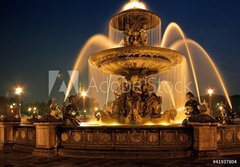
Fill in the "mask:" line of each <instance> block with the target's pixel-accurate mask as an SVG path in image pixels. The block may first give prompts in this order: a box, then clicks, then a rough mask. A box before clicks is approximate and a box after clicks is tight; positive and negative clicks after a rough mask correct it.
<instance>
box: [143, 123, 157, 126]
mask: <svg viewBox="0 0 240 167" xmlns="http://www.w3.org/2000/svg"><path fill="white" fill-rule="evenodd" d="M144 125H147V126H152V125H155V124H154V123H152V122H146V123H145V124H144Z"/></svg>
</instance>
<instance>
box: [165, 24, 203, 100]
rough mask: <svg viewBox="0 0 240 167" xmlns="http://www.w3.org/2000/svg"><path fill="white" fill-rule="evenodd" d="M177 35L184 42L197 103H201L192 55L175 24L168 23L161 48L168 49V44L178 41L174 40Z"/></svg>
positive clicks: (181, 32)
mask: <svg viewBox="0 0 240 167" xmlns="http://www.w3.org/2000/svg"><path fill="white" fill-rule="evenodd" d="M178 35H180V38H182V39H183V41H184V44H185V45H184V46H185V48H186V51H187V56H188V58H189V62H190V65H191V69H192V73H193V78H194V83H195V87H196V91H197V96H198V100H199V102H201V97H200V92H199V86H198V78H197V75H196V72H195V67H194V63H193V60H192V54H191V52H190V51H189V48H188V45H187V43H186V37H185V35H184V32H183V31H182V29H181V28H180V27H179V26H178V25H177V24H176V23H170V24H169V25H168V27H167V28H166V30H165V33H164V36H163V40H162V43H161V47H165V48H168V47H169V43H171V42H174V41H176V40H178V39H176V38H177V37H178Z"/></svg>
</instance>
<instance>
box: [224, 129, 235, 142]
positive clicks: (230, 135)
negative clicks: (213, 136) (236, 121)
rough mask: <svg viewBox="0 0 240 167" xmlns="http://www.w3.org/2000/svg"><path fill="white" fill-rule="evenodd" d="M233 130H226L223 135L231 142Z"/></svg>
mask: <svg viewBox="0 0 240 167" xmlns="http://www.w3.org/2000/svg"><path fill="white" fill-rule="evenodd" d="M233 134H234V133H233V131H227V132H226V135H225V139H226V141H228V142H233Z"/></svg>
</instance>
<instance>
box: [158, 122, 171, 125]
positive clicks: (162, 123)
mask: <svg viewBox="0 0 240 167" xmlns="http://www.w3.org/2000/svg"><path fill="white" fill-rule="evenodd" d="M159 125H162V126H168V125H170V124H169V123H167V122H161V123H160V124H159Z"/></svg>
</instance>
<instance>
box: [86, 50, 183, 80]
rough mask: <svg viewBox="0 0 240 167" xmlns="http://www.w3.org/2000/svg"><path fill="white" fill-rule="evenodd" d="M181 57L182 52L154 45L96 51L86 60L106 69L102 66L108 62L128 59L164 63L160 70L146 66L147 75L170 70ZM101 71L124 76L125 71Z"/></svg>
mask: <svg viewBox="0 0 240 167" xmlns="http://www.w3.org/2000/svg"><path fill="white" fill-rule="evenodd" d="M183 57H184V55H183V54H182V53H180V52H178V51H175V50H171V49H168V48H162V47H154V46H128V47H117V48H111V49H106V50H102V51H99V52H96V53H94V54H93V55H92V56H91V57H90V58H89V59H88V62H89V63H90V64H91V65H93V66H94V67H97V68H100V69H102V68H103V69H106V68H104V67H103V66H105V65H106V64H107V66H109V64H108V63H110V64H111V63H112V64H114V63H115V62H124V61H125V62H127V61H129V60H132V61H137V60H144V61H152V62H153V61H162V62H163V64H162V65H166V66H163V67H161V68H162V70H161V68H153V67H149V68H146V71H147V70H149V71H147V72H146V74H147V75H154V74H157V73H161V72H166V71H168V70H170V69H171V67H174V66H176V65H178V64H180V63H181V62H182V60H183ZM155 63H156V62H155ZM164 63H165V64H164ZM159 65H160V64H159ZM126 69H127V68H126ZM135 70H141V68H136V69H135ZM103 71H104V72H105V73H109V74H114V75H123V76H125V72H123V73H124V74H121V73H120V72H117V74H116V71H117V69H115V70H113V71H114V72H113V71H112V72H110V71H109V70H103Z"/></svg>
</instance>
